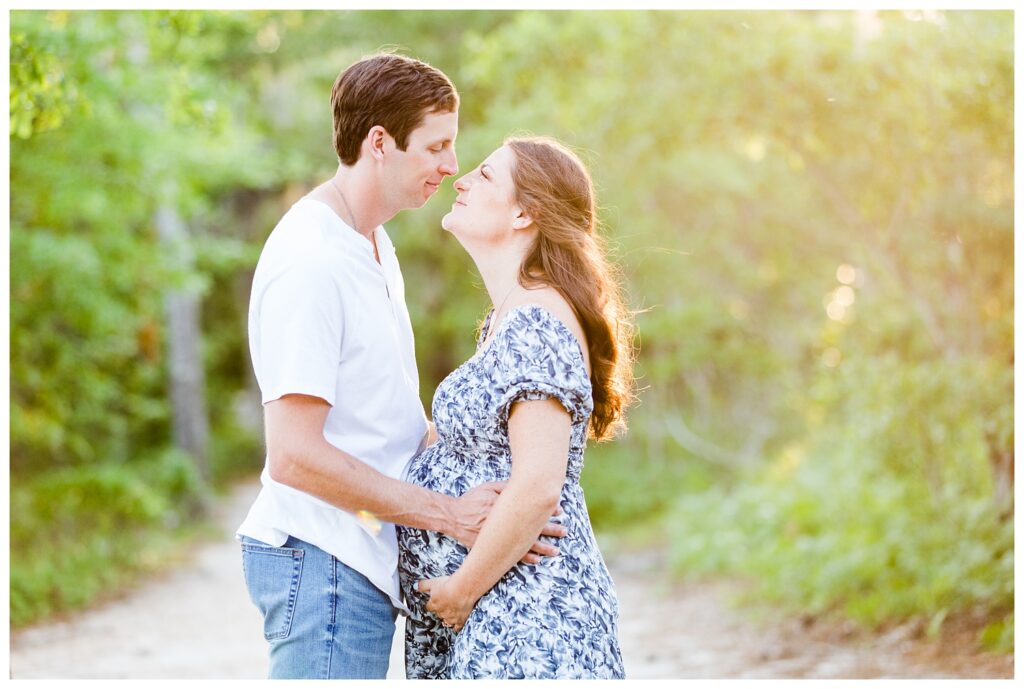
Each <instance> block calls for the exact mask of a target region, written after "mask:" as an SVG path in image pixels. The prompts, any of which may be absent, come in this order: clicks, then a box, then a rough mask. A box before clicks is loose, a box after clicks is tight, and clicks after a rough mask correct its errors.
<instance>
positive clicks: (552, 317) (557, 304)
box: [509, 286, 584, 343]
mask: <svg viewBox="0 0 1024 689" xmlns="http://www.w3.org/2000/svg"><path fill="white" fill-rule="evenodd" d="M512 312H520V313H526V314H532V315H533V316H534V317H535V319H539V320H542V321H547V322H548V323H549V324H553V325H558V324H561V325H562V326H564V327H565V329H566V330H568V331H569V332H570V333H572V334H573V335H574V336H575V337H576V339H578V340H579V341H580V342H581V343H582V342H583V341H584V335H583V326H581V325H580V321H579V318H578V317H577V316H576V311H575V310H574V309H573V308H572V306H571V305H570V304H569V302H568V300H566V298H565V297H563V296H562V294H561V293H560V292H559V291H558V290H556V289H555V288H553V287H546V286H545V287H539V288H536V289H528V290H525V291H524V292H523V293H522V294H521V295H519V299H517V300H516V301H515V302H513V304H512V305H511V307H510V309H509V315H511V314H512Z"/></svg>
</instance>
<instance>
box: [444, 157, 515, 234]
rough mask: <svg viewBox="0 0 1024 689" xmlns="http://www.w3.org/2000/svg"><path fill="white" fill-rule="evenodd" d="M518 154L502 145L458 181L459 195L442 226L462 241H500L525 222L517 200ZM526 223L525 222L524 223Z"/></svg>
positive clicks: (456, 185)
mask: <svg viewBox="0 0 1024 689" xmlns="http://www.w3.org/2000/svg"><path fill="white" fill-rule="evenodd" d="M514 162H515V153H513V152H512V149H510V148H508V147H507V146H502V147H501V148H499V149H498V150H496V151H495V152H494V153H492V154H491V155H489V156H487V159H486V160H484V162H482V163H480V165H478V166H477V167H476V168H475V169H473V170H471V171H470V172H469V173H467V174H465V175H463V176H462V177H460V178H459V179H457V180H456V181H455V191H456V192H458V196H457V197H456V198H455V203H453V204H452V209H451V211H449V212H448V214H447V215H445V216H444V218H442V219H441V227H443V228H444V229H446V230H448V231H449V232H451V233H452V234H453V235H455V236H456V237H457V238H458V239H459V240H460V241H463V242H464V241H465V240H469V241H471V242H472V243H474V244H477V243H487V244H493V243H501V242H503V241H504V240H506V239H508V238H509V237H510V236H511V235H512V233H513V232H514V230H515V229H522V228H523V227H525V226H526V225H528V224H529V223H528V222H526V220H528V219H525V218H524V216H523V214H522V210H521V209H520V208H519V206H518V205H517V204H516V203H515V185H514V184H513V183H512V166H513V164H514ZM524 223H525V224H524Z"/></svg>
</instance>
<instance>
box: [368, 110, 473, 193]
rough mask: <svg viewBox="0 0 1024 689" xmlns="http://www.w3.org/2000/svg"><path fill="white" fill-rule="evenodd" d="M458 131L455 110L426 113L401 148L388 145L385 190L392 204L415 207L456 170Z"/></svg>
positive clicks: (457, 165)
mask: <svg viewBox="0 0 1024 689" xmlns="http://www.w3.org/2000/svg"><path fill="white" fill-rule="evenodd" d="M458 133H459V113H458V112H442V113H438V112H434V113H427V115H425V116H424V118H423V122H422V123H421V124H420V126H419V127H417V128H416V129H414V130H412V132H410V134H409V139H408V146H406V148H405V150H404V151H400V150H398V148H397V147H395V148H393V149H392V152H391V160H390V161H389V166H388V168H389V169H388V172H387V174H386V185H387V189H385V193H386V194H387V195H388V197H389V198H390V200H391V202H392V205H393V206H395V207H397V208H399V209H402V208H419V207H420V206H422V205H423V204H425V203H426V202H427V200H428V199H429V198H430V197H431V196H433V195H434V192H436V191H437V190H438V188H439V187H440V186H441V181H442V180H443V179H444V178H445V177H447V176H448V175H454V174H455V173H457V172H458V171H459V164H458V161H457V160H456V158H455V137H456V135H457V134H458Z"/></svg>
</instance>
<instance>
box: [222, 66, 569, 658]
mask: <svg viewBox="0 0 1024 689" xmlns="http://www.w3.org/2000/svg"><path fill="white" fill-rule="evenodd" d="M331 105H332V108H333V112H334V146H335V149H336V152H337V155H338V160H339V165H338V169H337V172H336V173H335V175H334V177H333V178H332V179H330V180H328V181H326V182H324V183H323V184H321V185H319V186H318V187H316V188H315V189H314V190H313V191H312V192H311V193H310V194H309V195H307V196H306V197H304V198H303V199H301V200H300V201H298V202H297V203H296V204H295V205H294V206H292V208H291V209H289V211H288V212H287V213H286V214H285V216H284V217H283V218H282V219H281V221H280V222H279V223H278V225H277V227H275V228H274V231H273V232H272V233H271V235H270V237H269V238H268V239H267V242H266V245H265V246H264V249H263V253H262V254H261V256H260V260H259V263H258V265H257V267H256V273H255V276H254V279H253V287H252V296H251V301H250V305H249V346H250V351H251V354H252V360H253V367H254V369H255V371H256V377H257V380H258V382H259V385H260V390H261V393H262V398H263V404H264V415H265V427H266V442H267V461H266V466H265V468H264V470H263V475H262V482H263V489H262V490H261V492H260V494H259V496H258V497H257V499H256V502H255V503H254V504H253V506H252V508H251V510H250V512H249V515H248V516H247V517H246V519H245V521H244V523H243V524H242V525H241V526H240V527H239V529H238V537H239V538H240V539H241V541H242V562H243V569H244V571H245V579H246V585H247V586H248V589H249V594H250V597H251V598H252V600H253V602H254V603H255V605H256V606H257V607H258V608H259V610H260V612H261V613H262V614H263V617H264V636H265V638H266V639H267V641H268V642H269V644H270V676H271V677H272V678H383V677H384V676H385V675H386V673H387V667H388V658H389V655H390V649H391V641H392V637H393V636H394V629H395V627H394V623H395V616H396V614H397V609H401V610H404V607H403V605H402V603H401V600H400V593H399V586H398V575H397V555H398V546H397V542H396V537H395V528H394V524H396V523H397V524H403V525H406V526H411V527H416V528H423V529H430V530H433V531H442V532H444V533H446V534H448V535H450V536H452V537H453V538H456V539H457V540H459V541H460V542H462V543H463V544H464V545H466V546H472V544H473V542H474V540H475V538H476V535H477V532H478V531H479V528H480V525H481V524H482V523H483V520H484V519H485V518H486V515H487V513H488V511H489V510H490V507H491V505H492V503H493V502H494V499H495V497H496V494H497V492H498V491H499V490H500V488H501V485H500V484H489V485H485V486H479V487H477V488H475V489H473V490H472V491H470V492H469V493H467V494H466V495H464V496H463V497H462V498H459V499H455V498H452V497H450V496H445V495H441V494H438V493H432V492H430V491H428V490H425V489H423V488H420V487H417V486H413V485H412V484H409V483H405V482H403V481H401V480H399V477H401V475H402V473H403V471H404V469H405V467H406V465H407V463H408V461H409V459H410V458H411V457H412V456H413V455H414V454H415V453H416V452H417V450H419V449H421V448H422V447H423V446H425V444H426V443H427V442H428V441H429V440H430V439H431V435H432V433H431V431H430V430H428V428H431V430H432V427H430V426H429V424H428V422H427V420H426V417H425V415H424V413H423V407H422V405H421V403H420V401H419V393H418V387H419V384H418V380H419V379H418V374H417V371H416V361H415V355H414V349H413V336H412V327H411V325H410V322H409V315H408V312H407V310H406V306H405V298H404V284H403V281H402V274H401V271H400V269H399V265H398V261H397V259H396V256H395V250H394V247H393V246H392V244H391V241H390V240H389V238H388V236H387V234H386V233H385V232H384V228H383V227H381V223H383V222H386V221H387V220H390V219H391V218H392V217H394V215H395V214H396V213H398V212H399V211H400V210H403V209H406V208H418V207H420V206H422V205H423V204H424V203H426V201H427V199H429V198H430V197H431V196H432V195H433V194H434V192H436V191H437V189H438V188H439V186H440V184H441V181H442V180H443V179H444V178H445V177H446V176H448V175H454V174H455V173H456V172H457V170H458V166H457V161H456V157H455V137H456V134H457V132H458V106H459V97H458V93H457V92H456V90H455V87H454V86H453V85H452V83H451V81H450V80H449V79H448V78H447V77H446V76H445V75H444V74H443V73H441V72H440V71H438V70H437V69H435V68H433V67H431V66H429V65H427V64H425V63H423V62H420V61H418V60H413V59H410V58H407V57H402V56H398V55H390V54H384V55H375V56H372V57H370V58H367V59H364V60H361V61H359V62H357V63H355V64H353V65H351V66H350V67H349V68H347V69H346V70H344V71H343V72H342V73H341V74H340V75H339V77H338V79H337V81H336V82H335V84H334V88H333V90H332V93H331ZM544 535H549V536H561V535H564V529H563V528H562V527H560V526H558V525H556V524H551V525H549V526H548V527H547V528H546V529H545V531H544ZM556 553H557V549H555V548H554V547H553V546H551V545H549V544H545V543H541V542H538V543H537V544H536V545H535V546H534V549H533V551H532V552H531V553H529V554H527V555H525V556H524V560H526V561H533V562H536V561H539V556H540V555H554V554H556Z"/></svg>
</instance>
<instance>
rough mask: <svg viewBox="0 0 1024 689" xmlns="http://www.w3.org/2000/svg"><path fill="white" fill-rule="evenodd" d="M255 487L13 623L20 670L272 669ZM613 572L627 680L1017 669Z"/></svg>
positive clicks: (216, 673)
mask: <svg viewBox="0 0 1024 689" xmlns="http://www.w3.org/2000/svg"><path fill="white" fill-rule="evenodd" d="M257 489H258V484H255V483H248V484H244V485H241V486H239V487H238V488H237V489H236V490H235V491H234V492H233V493H232V494H231V496H229V498H227V499H226V500H225V501H224V502H223V503H222V504H221V505H220V509H219V513H218V523H220V524H223V529H224V531H223V533H224V538H223V539H221V540H219V541H217V542H212V543H208V544H204V545H201V546H197V547H196V548H195V550H194V551H193V552H192V553H191V561H190V563H189V564H187V565H185V566H182V567H180V568H177V569H175V570H173V571H170V572H167V573H166V574H164V575H162V576H160V577H157V578H155V579H152V580H150V581H148V582H147V583H145V584H144V585H142V586H140V587H139V588H137V589H136V590H133V591H131V592H130V593H128V594H127V595H126V596H125V597H124V598H122V599H121V600H117V601H114V602H111V603H107V604H105V605H103V606H100V607H98V608H96V609H93V610H90V611H88V612H86V613H83V614H81V615H78V616H76V617H73V618H71V619H69V620H67V621H61V622H54V623H48V624H44V625H40V626H37V627H32V628H29V629H24V630H21V631H18V632H16V633H12V635H11V655H10V661H11V677H13V678H15V679H28V678H67V679H70V678H148V679H152V678H211V679H245V678H262V677H266V668H267V665H266V649H265V644H264V642H263V637H262V634H261V628H262V623H261V620H260V618H259V614H258V613H257V612H256V610H255V608H254V607H253V606H252V604H251V603H250V602H249V599H248V597H247V595H246V592H245V585H244V583H243V581H242V573H241V568H240V560H239V553H238V545H237V543H235V541H234V540H233V536H232V534H233V532H234V528H235V527H236V526H237V525H238V524H239V523H240V522H241V519H242V517H243V516H244V514H245V511H246V510H247V509H248V506H249V504H250V503H251V501H252V498H253V497H254V495H255V492H256V490H257ZM609 568H610V569H611V571H612V576H613V578H614V579H615V582H616V589H617V591H618V594H619V599H620V606H621V611H622V619H621V627H620V638H621V643H622V651H623V657H624V660H625V664H626V673H627V676H629V677H630V678H636V679H643V678H798V677H819V678H872V677H934V678H939V677H1012V676H1013V659H1012V656H1011V657H996V656H988V655H984V654H972V653H970V652H968V651H965V650H963V648H956V649H952V652H949V651H950V649H947V648H940V647H939V646H937V645H936V644H934V643H933V644H928V643H925V642H921V641H915V640H912V639H908V638H906V637H907V635H908V631H907V630H900V629H897V630H895V631H894V632H891V633H889V634H888V635H883V636H881V637H872V638H856V637H854V636H852V635H850V634H849V633H848V632H842V630H840V631H839V632H837V631H836V630H835V629H829V630H821V629H807V628H804V627H802V626H801V625H800V623H799V622H797V621H792V622H781V623H780V622H778V621H777V620H772V621H771V622H765V623H755V622H753V621H751V620H750V619H748V618H747V617H746V616H744V615H743V614H742V613H741V612H740V611H736V610H734V609H732V608H731V607H729V606H728V604H727V603H726V602H725V601H726V600H727V598H728V590H727V589H726V588H725V587H713V586H692V585H690V586H685V587H684V586H679V585H673V584H672V583H670V581H669V580H668V579H667V577H666V576H665V575H664V574H663V572H664V571H665V567H664V566H663V564H662V563H661V562H660V561H659V557H658V556H657V555H656V554H652V553H649V552H642V553H638V554H633V555H629V556H626V555H617V556H615V557H612V558H610V559H609ZM399 620H401V618H399ZM401 634H402V626H401V624H399V627H398V630H397V633H396V635H395V644H394V646H393V647H392V656H391V657H392V661H391V671H390V672H389V675H388V677H389V678H395V679H400V678H403V677H404V670H403V663H402V656H401V644H400V641H401Z"/></svg>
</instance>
